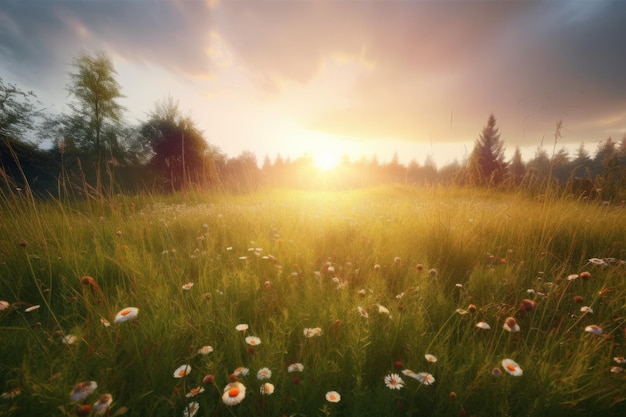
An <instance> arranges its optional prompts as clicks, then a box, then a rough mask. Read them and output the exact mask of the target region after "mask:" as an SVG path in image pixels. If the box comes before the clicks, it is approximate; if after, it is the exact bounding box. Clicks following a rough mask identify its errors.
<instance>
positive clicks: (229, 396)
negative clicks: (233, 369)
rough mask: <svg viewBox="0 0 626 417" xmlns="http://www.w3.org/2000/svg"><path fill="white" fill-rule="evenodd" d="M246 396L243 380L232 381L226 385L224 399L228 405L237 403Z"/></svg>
mask: <svg viewBox="0 0 626 417" xmlns="http://www.w3.org/2000/svg"><path fill="white" fill-rule="evenodd" d="M245 397H246V387H245V386H244V385H243V384H242V383H241V382H237V381H235V382H231V383H229V384H228V385H226V387H224V394H223V395H222V401H223V402H224V404H226V405H231V406H232V405H237V404H239V403H240V402H241V401H243V399H244V398H245Z"/></svg>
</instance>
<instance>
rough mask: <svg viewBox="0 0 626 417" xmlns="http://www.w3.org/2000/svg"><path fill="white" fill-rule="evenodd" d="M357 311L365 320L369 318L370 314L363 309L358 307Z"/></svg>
mask: <svg viewBox="0 0 626 417" xmlns="http://www.w3.org/2000/svg"><path fill="white" fill-rule="evenodd" d="M357 310H358V311H359V314H360V315H361V317H365V318H368V317H369V314H367V310H365V309H364V308H363V307H361V306H358V307H357Z"/></svg>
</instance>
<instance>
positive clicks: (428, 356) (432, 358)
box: [424, 353, 437, 363]
mask: <svg viewBox="0 0 626 417" xmlns="http://www.w3.org/2000/svg"><path fill="white" fill-rule="evenodd" d="M424 357H425V358H426V360H427V361H428V362H432V363H435V362H437V357H436V356H435V355H431V354H430V353H427V354H425V355H424Z"/></svg>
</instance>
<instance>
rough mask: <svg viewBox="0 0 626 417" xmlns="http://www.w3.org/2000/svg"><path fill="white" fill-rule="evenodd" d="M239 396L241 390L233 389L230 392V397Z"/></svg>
mask: <svg viewBox="0 0 626 417" xmlns="http://www.w3.org/2000/svg"><path fill="white" fill-rule="evenodd" d="M238 395H239V388H231V389H229V390H228V396H229V397H231V398H233V397H236V396H238Z"/></svg>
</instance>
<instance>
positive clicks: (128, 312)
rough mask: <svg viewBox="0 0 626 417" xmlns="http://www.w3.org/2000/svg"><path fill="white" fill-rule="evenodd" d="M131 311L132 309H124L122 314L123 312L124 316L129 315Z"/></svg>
mask: <svg viewBox="0 0 626 417" xmlns="http://www.w3.org/2000/svg"><path fill="white" fill-rule="evenodd" d="M130 312H131V310H124V311H122V313H121V314H122V316H127V315H129V314H130Z"/></svg>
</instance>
